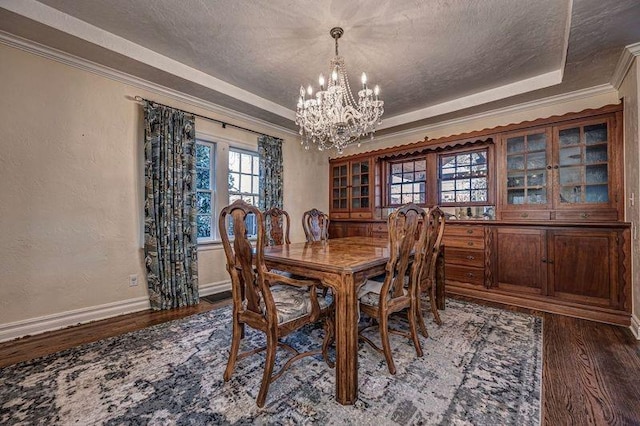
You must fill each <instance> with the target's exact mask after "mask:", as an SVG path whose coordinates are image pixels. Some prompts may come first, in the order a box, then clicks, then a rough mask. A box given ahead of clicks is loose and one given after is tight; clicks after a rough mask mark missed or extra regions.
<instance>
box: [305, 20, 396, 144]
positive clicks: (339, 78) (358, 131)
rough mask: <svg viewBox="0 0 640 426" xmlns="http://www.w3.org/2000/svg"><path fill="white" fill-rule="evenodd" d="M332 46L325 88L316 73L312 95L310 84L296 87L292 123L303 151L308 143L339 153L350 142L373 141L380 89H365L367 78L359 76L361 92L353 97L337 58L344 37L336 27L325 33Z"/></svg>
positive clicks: (381, 103) (380, 108)
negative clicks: (367, 137)
mask: <svg viewBox="0 0 640 426" xmlns="http://www.w3.org/2000/svg"><path fill="white" fill-rule="evenodd" d="M329 34H331V37H333V39H334V40H335V43H336V56H335V57H334V58H333V59H332V60H331V68H330V74H329V75H330V76H331V77H330V78H329V81H328V83H327V85H326V87H325V79H324V75H322V74H320V78H319V79H318V83H319V84H320V90H319V91H318V92H317V93H316V94H315V97H314V96H313V89H312V87H311V85H309V87H308V88H307V90H306V91H305V89H304V87H300V99H299V100H298V106H297V111H296V124H297V125H299V126H300V136H302V142H301V143H302V144H303V145H304V147H305V149H307V150H308V149H309V146H310V145H312V144H315V145H317V147H318V149H319V150H320V151H323V150H325V149H331V148H335V149H336V150H337V151H338V154H342V151H343V150H344V148H345V147H346V146H347V145H349V144H351V143H354V142H358V146H360V138H361V137H362V136H363V135H366V134H369V135H370V136H371V139H373V133H374V132H375V130H376V126H377V125H378V124H380V118H381V117H382V114H383V112H384V101H381V100H380V99H378V95H379V94H380V88H379V87H378V86H375V88H374V89H373V90H372V89H370V88H369V87H368V86H367V75H366V74H365V73H362V79H361V81H362V89H361V90H360V91H358V101H357V102H356V100H355V99H354V97H353V94H352V92H351V87H350V86H349V79H348V78H347V71H346V69H345V66H344V58H342V57H341V56H339V55H338V39H339V38H340V37H341V36H342V34H344V30H343V29H342V28H340V27H335V28H332V29H331V31H330V32H329Z"/></svg>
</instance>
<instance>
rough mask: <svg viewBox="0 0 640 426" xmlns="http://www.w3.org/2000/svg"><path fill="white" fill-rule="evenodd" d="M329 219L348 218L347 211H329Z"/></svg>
mask: <svg viewBox="0 0 640 426" xmlns="http://www.w3.org/2000/svg"><path fill="white" fill-rule="evenodd" d="M330 218H331V219H349V213H331V214H330Z"/></svg>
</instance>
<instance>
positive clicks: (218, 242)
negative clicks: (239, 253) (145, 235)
mask: <svg viewBox="0 0 640 426" xmlns="http://www.w3.org/2000/svg"><path fill="white" fill-rule="evenodd" d="M196 142H204V143H210V144H213V146H214V149H215V152H214V155H213V156H212V158H213V159H214V161H215V163H214V169H215V170H214V173H215V175H214V176H212V179H213V180H214V182H215V185H214V187H213V188H212V191H213V192H214V194H215V202H214V201H213V200H212V211H213V214H212V223H213V227H212V237H211V238H198V239H197V241H198V246H200V247H201V248H203V249H205V250H206V249H208V248H213V249H218V248H221V247H222V239H221V236H220V231H219V230H218V218H219V217H220V211H221V210H222V208H223V207H225V206H227V205H229V204H230V203H229V188H228V181H229V150H231V149H232V150H242V151H246V152H250V153H253V154H257V153H258V146H257V142H256V143H255V144H252V143H249V142H247V141H243V140H239V139H237V140H236V139H231V138H227V137H224V136H219V135H216V134H214V133H209V132H207V131H204V132H203V131H202V130H198V131H197V132H196ZM196 179H197V176H196ZM196 186H197V184H196ZM214 206H215V207H214Z"/></svg>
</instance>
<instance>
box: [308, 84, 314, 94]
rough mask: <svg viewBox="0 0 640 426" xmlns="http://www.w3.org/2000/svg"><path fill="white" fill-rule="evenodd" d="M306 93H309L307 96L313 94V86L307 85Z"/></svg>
mask: <svg viewBox="0 0 640 426" xmlns="http://www.w3.org/2000/svg"><path fill="white" fill-rule="evenodd" d="M307 95H309V96H311V95H313V87H311V85H309V87H307Z"/></svg>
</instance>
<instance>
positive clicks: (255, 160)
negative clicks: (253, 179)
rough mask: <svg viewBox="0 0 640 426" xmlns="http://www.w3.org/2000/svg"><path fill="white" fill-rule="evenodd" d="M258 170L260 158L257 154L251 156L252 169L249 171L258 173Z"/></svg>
mask: <svg viewBox="0 0 640 426" xmlns="http://www.w3.org/2000/svg"><path fill="white" fill-rule="evenodd" d="M259 171H260V158H259V157H258V156H257V155H254V156H253V170H252V171H251V173H253V174H258V172H259Z"/></svg>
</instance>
